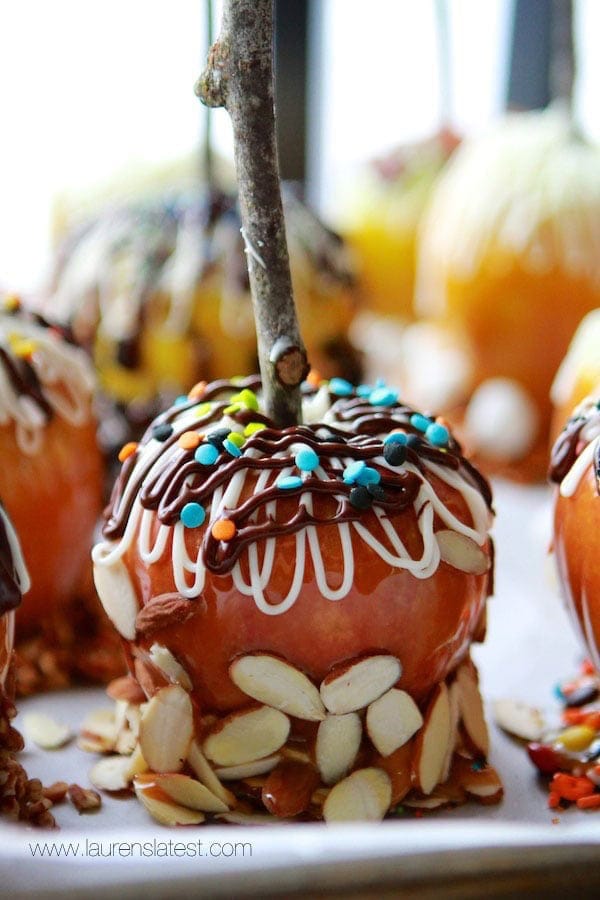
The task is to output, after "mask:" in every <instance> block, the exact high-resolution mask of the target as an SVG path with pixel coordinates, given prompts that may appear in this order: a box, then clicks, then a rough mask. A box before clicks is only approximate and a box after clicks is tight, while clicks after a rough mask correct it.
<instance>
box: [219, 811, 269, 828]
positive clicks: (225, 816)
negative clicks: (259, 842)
mask: <svg viewBox="0 0 600 900" xmlns="http://www.w3.org/2000/svg"><path fill="white" fill-rule="evenodd" d="M215 818H216V819H220V820H221V821H222V822H228V823H229V825H273V823H274V822H277V819H276V818H275V817H274V816H261V815H260V814H259V813H246V812H237V811H236V812H227V813H217V815H216V816H215Z"/></svg>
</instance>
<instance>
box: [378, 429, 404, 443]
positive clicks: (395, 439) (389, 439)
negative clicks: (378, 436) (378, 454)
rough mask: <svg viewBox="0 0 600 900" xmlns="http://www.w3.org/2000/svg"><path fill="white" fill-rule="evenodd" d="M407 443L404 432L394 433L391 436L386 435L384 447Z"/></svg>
mask: <svg viewBox="0 0 600 900" xmlns="http://www.w3.org/2000/svg"><path fill="white" fill-rule="evenodd" d="M405 443H406V435H405V434H404V432H403V431H393V432H392V433H391V434H388V435H386V437H384V439H383V446H384V447H387V446H388V444H405Z"/></svg>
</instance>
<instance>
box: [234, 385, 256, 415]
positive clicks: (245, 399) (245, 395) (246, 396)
mask: <svg viewBox="0 0 600 900" xmlns="http://www.w3.org/2000/svg"><path fill="white" fill-rule="evenodd" d="M231 399H232V401H233V402H234V403H243V404H244V406H245V407H246V409H251V410H253V411H254V412H258V398H257V396H256V394H255V393H254V391H251V390H249V389H248V388H244V390H243V391H240V392H239V394H237V395H236V396H235V397H232V398H231Z"/></svg>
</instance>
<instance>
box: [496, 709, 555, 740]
mask: <svg viewBox="0 0 600 900" xmlns="http://www.w3.org/2000/svg"><path fill="white" fill-rule="evenodd" d="M493 710H494V719H495V720H496V723H497V724H498V725H499V726H500V728H502V729H503V730H504V731H507V732H508V733H509V734H512V735H514V737H518V738H521V739H522V740H524V741H540V740H542V738H543V737H544V735H545V733H546V730H547V727H548V726H547V725H546V721H545V719H544V716H543V715H542V713H541V712H540V710H539V709H536V708H535V707H534V706H528V705H527V704H526V703H520V702H519V701H518V700H496V702H495V703H494V706H493Z"/></svg>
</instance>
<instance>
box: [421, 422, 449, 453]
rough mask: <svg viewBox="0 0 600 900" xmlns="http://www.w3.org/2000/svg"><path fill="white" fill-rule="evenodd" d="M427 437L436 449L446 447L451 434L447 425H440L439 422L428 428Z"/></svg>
mask: <svg viewBox="0 0 600 900" xmlns="http://www.w3.org/2000/svg"><path fill="white" fill-rule="evenodd" d="M425 437H426V438H427V440H428V441H429V443H430V444H433V446H434V447H446V446H447V444H448V439H449V437H450V432H449V431H448V429H447V428H446V426H445V425H440V423H439V422H432V423H431V425H429V426H428V427H427V431H426V432H425Z"/></svg>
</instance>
